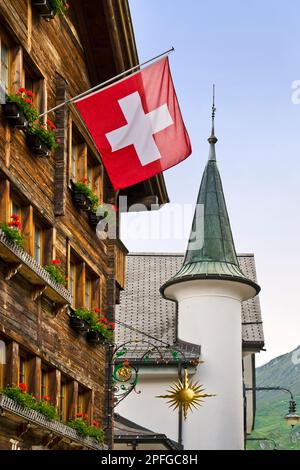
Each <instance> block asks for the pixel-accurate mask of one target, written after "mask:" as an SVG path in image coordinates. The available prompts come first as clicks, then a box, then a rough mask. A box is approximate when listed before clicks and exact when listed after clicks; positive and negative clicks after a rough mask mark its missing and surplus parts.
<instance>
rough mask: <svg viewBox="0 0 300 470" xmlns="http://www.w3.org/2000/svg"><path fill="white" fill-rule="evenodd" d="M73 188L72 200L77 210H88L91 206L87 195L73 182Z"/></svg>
mask: <svg viewBox="0 0 300 470" xmlns="http://www.w3.org/2000/svg"><path fill="white" fill-rule="evenodd" d="M71 187H72V199H73V202H74V204H75V206H76V207H77V209H81V210H87V207H89V205H88V200H87V197H86V195H85V194H84V193H83V192H82V191H80V190H79V189H78V188H77V187H76V184H75V183H74V182H73V181H71Z"/></svg>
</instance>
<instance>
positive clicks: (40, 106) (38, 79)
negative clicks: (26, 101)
mask: <svg viewBox="0 0 300 470" xmlns="http://www.w3.org/2000/svg"><path fill="white" fill-rule="evenodd" d="M29 80H30V81H32V86H31V85H29V84H28V81H29ZM22 85H23V86H24V88H26V89H28V90H30V91H32V93H33V104H34V106H35V108H36V109H37V110H38V112H39V113H40V114H42V113H44V112H45V111H47V84H46V79H45V78H44V77H43V75H42V74H41V73H40V71H39V70H37V69H36V67H34V66H33V65H32V64H30V63H28V62H26V63H25V64H24V66H23V72H22ZM42 120H43V122H44V124H45V123H46V121H47V116H46V115H45V116H43V117H42Z"/></svg>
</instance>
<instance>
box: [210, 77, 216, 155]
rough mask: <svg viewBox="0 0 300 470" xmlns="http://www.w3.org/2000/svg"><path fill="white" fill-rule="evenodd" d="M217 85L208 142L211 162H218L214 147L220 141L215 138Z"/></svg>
mask: <svg viewBox="0 0 300 470" xmlns="http://www.w3.org/2000/svg"><path fill="white" fill-rule="evenodd" d="M215 114H216V107H215V84H213V102H212V107H211V135H210V137H209V138H208V142H209V143H210V144H211V149H210V153H209V160H216V154H215V147H214V145H215V144H216V143H217V142H218V139H217V138H216V136H215Z"/></svg>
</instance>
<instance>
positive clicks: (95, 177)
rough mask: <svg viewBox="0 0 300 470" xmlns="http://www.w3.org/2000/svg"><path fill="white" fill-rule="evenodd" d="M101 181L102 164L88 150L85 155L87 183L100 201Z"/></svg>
mask: <svg viewBox="0 0 300 470" xmlns="http://www.w3.org/2000/svg"><path fill="white" fill-rule="evenodd" d="M101 181H102V166H101V163H100V162H99V161H98V160H97V159H96V158H95V157H94V156H93V155H92V154H91V153H90V152H89V151H88V155H87V184H88V185H89V187H90V188H91V189H92V191H93V192H94V194H96V196H98V198H99V200H100V202H101V198H102V196H101Z"/></svg>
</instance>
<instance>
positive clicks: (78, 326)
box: [70, 315, 87, 333]
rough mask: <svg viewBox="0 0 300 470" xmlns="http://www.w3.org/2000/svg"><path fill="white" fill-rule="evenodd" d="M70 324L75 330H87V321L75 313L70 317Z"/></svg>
mask: <svg viewBox="0 0 300 470" xmlns="http://www.w3.org/2000/svg"><path fill="white" fill-rule="evenodd" d="M70 325H71V327H72V328H73V330H74V331H77V332H78V333H80V332H82V331H86V330H87V325H86V323H85V321H84V320H83V319H82V318H78V317H76V316H74V315H72V316H71V317H70Z"/></svg>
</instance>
